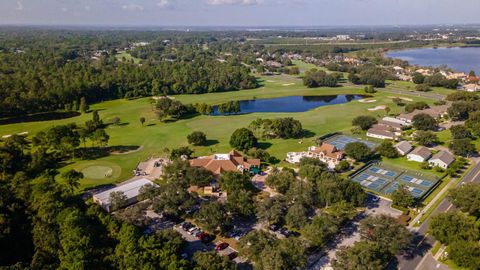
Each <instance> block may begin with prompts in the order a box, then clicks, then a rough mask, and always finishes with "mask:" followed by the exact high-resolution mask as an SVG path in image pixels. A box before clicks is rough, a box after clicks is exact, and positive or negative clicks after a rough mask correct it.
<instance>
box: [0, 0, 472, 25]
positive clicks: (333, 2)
mask: <svg viewBox="0 0 480 270" xmlns="http://www.w3.org/2000/svg"><path fill="white" fill-rule="evenodd" d="M479 10H480V0H2V1H1V3H0V24H39V25H122V26H123V25H131V26H142V25H148V26H308V25H312V26H322V25H420V24H477V23H480V16H478V11H479Z"/></svg>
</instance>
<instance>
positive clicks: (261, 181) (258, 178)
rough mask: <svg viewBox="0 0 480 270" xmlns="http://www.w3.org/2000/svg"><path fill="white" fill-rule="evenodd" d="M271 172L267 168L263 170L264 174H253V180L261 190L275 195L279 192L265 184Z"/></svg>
mask: <svg viewBox="0 0 480 270" xmlns="http://www.w3.org/2000/svg"><path fill="white" fill-rule="evenodd" d="M269 173H270V170H267V171H266V172H262V174H257V175H255V176H253V178H252V182H253V185H254V186H255V187H256V188H258V189H260V190H261V191H265V192H267V193H268V194H270V197H274V196H276V195H278V193H277V192H276V191H275V190H273V189H271V188H270V187H269V186H267V185H266V184H265V181H266V180H267V177H268V174H269Z"/></svg>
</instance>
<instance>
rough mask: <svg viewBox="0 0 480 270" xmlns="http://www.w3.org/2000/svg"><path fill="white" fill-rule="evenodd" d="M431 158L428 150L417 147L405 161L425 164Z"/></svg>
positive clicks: (430, 152)
mask: <svg viewBox="0 0 480 270" xmlns="http://www.w3.org/2000/svg"><path fill="white" fill-rule="evenodd" d="M431 156H432V151H430V149H428V148H426V147H424V146H419V147H417V148H415V149H414V150H413V151H412V152H410V153H409V154H408V155H407V159H408V160H410V161H416V162H425V161H427V160H428V159H429V158H430V157H431Z"/></svg>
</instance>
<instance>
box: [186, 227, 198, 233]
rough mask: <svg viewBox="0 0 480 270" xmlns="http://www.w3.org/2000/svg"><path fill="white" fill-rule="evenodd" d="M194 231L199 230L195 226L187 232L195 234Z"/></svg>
mask: <svg viewBox="0 0 480 270" xmlns="http://www.w3.org/2000/svg"><path fill="white" fill-rule="evenodd" d="M194 230H198V228H197V227H195V226H192V227H191V228H190V229H188V230H187V232H189V233H191V232H193V231H194Z"/></svg>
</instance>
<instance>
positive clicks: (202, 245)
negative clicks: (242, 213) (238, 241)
mask: <svg viewBox="0 0 480 270" xmlns="http://www.w3.org/2000/svg"><path fill="white" fill-rule="evenodd" d="M182 224H183V223H181V224H178V225H175V226H174V230H175V231H177V232H179V233H180V234H181V235H182V237H183V239H185V241H186V242H187V246H186V249H185V257H187V258H190V259H191V258H193V255H194V254H195V253H196V252H207V251H216V252H218V254H219V255H221V256H228V257H229V258H230V259H232V260H233V261H235V262H236V263H240V262H243V261H244V260H243V259H241V258H238V257H237V255H238V251H236V250H235V249H233V248H232V247H231V246H229V245H228V244H227V245H225V243H223V242H221V241H219V240H217V239H213V240H212V241H201V240H200V239H199V236H198V235H199V234H198V230H199V229H198V228H196V227H195V226H193V227H189V226H188V227H182ZM195 228H196V229H195ZM192 229H193V230H192ZM195 234H197V236H195ZM212 237H214V236H213V235H212ZM221 244H224V246H226V247H221V248H220V247H219V246H221Z"/></svg>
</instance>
